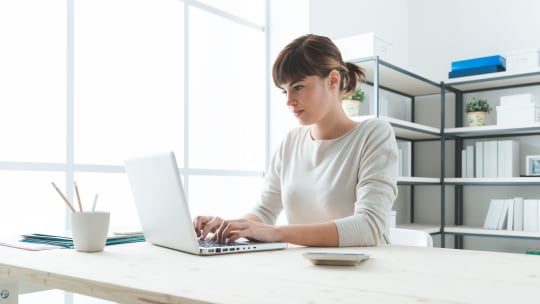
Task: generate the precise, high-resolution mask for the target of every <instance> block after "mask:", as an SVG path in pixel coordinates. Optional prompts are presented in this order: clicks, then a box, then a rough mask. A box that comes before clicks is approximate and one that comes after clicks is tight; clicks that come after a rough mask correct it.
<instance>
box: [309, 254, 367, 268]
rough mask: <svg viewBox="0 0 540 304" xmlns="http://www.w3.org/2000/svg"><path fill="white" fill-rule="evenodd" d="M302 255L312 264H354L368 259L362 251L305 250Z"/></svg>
mask: <svg viewBox="0 0 540 304" xmlns="http://www.w3.org/2000/svg"><path fill="white" fill-rule="evenodd" d="M303 256H304V257H305V258H306V259H308V260H310V261H311V263H313V264H314V265H332V266H356V265H358V264H360V262H362V261H365V260H367V259H369V255H368V254H364V253H337V252H306V253H304V254H303Z"/></svg>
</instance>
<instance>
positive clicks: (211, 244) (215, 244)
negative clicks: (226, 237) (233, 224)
mask: <svg viewBox="0 0 540 304" xmlns="http://www.w3.org/2000/svg"><path fill="white" fill-rule="evenodd" d="M242 245H246V243H237V242H232V243H219V242H216V241H212V240H199V246H200V247H205V248H211V247H229V246H242Z"/></svg>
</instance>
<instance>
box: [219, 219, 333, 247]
mask: <svg viewBox="0 0 540 304" xmlns="http://www.w3.org/2000/svg"><path fill="white" fill-rule="evenodd" d="M215 237H216V240H217V241H218V242H223V243H229V242H234V241H235V240H237V239H238V238H241V237H244V238H247V239H251V240H257V241H261V242H285V243H291V244H296V245H303V246H321V247H335V246H338V245H339V235H338V229H337V226H336V224H335V223H334V222H324V223H317V224H296V225H282V226H275V225H269V224H264V223H263V222H262V221H261V220H260V219H259V218H258V217H257V216H256V215H254V214H247V215H245V216H244V217H243V218H242V219H238V220H223V221H222V222H221V225H220V226H219V227H218V228H217V229H216V233H215Z"/></svg>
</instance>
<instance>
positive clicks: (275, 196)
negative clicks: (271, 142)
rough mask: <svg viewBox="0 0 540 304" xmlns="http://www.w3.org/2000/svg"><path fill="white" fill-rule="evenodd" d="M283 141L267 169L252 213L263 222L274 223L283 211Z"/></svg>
mask: <svg viewBox="0 0 540 304" xmlns="http://www.w3.org/2000/svg"><path fill="white" fill-rule="evenodd" d="M282 153H283V142H282V144H281V145H280V147H279V148H278V149H277V150H276V152H275V153H274V156H273V157H272V160H271V162H270V165H269V166H268V169H267V170H266V175H265V183H264V187H263V190H262V191H261V197H260V199H259V201H258V203H257V204H256V206H255V207H254V208H253V209H252V210H251V213H252V214H254V215H256V216H257V217H258V218H259V219H260V220H261V221H262V222H263V223H265V224H270V225H274V224H275V223H276V221H277V218H278V216H279V214H280V213H281V211H282V210H283V202H282V200H281V177H280V176H281V159H282Z"/></svg>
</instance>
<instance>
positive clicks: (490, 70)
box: [448, 66, 506, 78]
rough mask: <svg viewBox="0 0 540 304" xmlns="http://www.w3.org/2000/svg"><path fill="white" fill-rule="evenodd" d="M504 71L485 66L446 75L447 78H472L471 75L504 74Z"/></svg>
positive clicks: (496, 67) (499, 68)
mask: <svg viewBox="0 0 540 304" xmlns="http://www.w3.org/2000/svg"><path fill="white" fill-rule="evenodd" d="M504 71H506V69H505V68H503V67H500V66H486V67H479V68H472V69H464V70H458V71H452V72H449V73H448V78H456V77H464V76H473V75H481V74H489V73H496V72H504Z"/></svg>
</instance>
